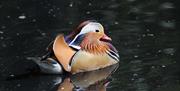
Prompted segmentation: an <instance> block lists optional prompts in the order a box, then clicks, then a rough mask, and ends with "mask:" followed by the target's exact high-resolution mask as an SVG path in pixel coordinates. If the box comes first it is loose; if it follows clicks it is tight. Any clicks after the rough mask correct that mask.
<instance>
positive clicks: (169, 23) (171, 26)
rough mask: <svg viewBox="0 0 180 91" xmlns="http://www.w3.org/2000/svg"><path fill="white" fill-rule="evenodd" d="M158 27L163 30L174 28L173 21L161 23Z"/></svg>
mask: <svg viewBox="0 0 180 91" xmlns="http://www.w3.org/2000/svg"><path fill="white" fill-rule="evenodd" d="M160 25H161V26H162V27H164V28H174V27H175V23H174V22H173V21H161V22H160Z"/></svg>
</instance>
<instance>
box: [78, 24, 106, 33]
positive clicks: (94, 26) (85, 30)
mask: <svg viewBox="0 0 180 91" xmlns="http://www.w3.org/2000/svg"><path fill="white" fill-rule="evenodd" d="M96 30H103V26H102V25H101V24H100V23H96V22H92V23H89V24H87V25H86V26H84V27H83V28H82V29H81V32H80V33H79V34H78V35H81V34H85V33H88V32H96Z"/></svg>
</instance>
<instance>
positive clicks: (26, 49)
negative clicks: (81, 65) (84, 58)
mask: <svg viewBox="0 0 180 91" xmlns="http://www.w3.org/2000/svg"><path fill="white" fill-rule="evenodd" d="M175 1H178V0H1V1H0V91H61V90H62V91H71V90H65V89H67V88H69V89H71V88H74V90H76V89H80V86H82V89H88V90H89V91H94V90H95V91H100V90H98V89H101V91H105V89H107V91H180V61H178V60H179V53H180V52H179V46H180V38H179V30H178V29H177V27H176V26H177V18H178V17H179V16H178V17H177V16H176V15H175V12H174V11H175V10H177V8H176V2H175ZM87 19H95V20H98V21H99V22H101V23H102V24H103V25H104V27H105V29H106V33H107V34H108V35H109V36H111V37H112V39H113V44H114V46H115V47H116V48H117V49H118V51H119V54H120V56H121V58H120V60H121V62H120V65H119V68H118V69H117V70H116V71H115V72H114V73H111V71H114V68H113V69H111V68H110V69H105V71H103V70H100V71H97V72H96V71H95V72H92V73H87V74H85V73H84V74H79V75H77V76H72V77H71V76H70V77H69V76H68V77H66V76H59V75H43V74H32V68H37V66H36V65H35V64H34V63H33V62H32V61H30V60H27V57H35V56H42V54H43V53H44V52H45V48H46V46H47V45H48V44H49V43H50V41H52V40H53V39H54V38H55V36H56V35H57V34H59V33H64V34H68V33H70V32H71V31H72V29H74V28H75V27H76V26H77V25H78V24H79V23H80V22H81V21H83V20H87ZM110 74H111V75H110ZM97 75H98V76H97ZM98 77H102V78H98ZM105 78H106V79H105ZM97 79H98V81H96V80H97ZM70 80H71V82H70ZM91 83H93V85H90V84H91ZM73 85H76V87H75V86H73Z"/></svg>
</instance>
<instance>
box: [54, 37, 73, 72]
mask: <svg viewBox="0 0 180 91" xmlns="http://www.w3.org/2000/svg"><path fill="white" fill-rule="evenodd" d="M53 51H54V54H55V56H56V58H57V59H58V61H59V62H60V63H61V64H62V66H63V67H64V69H65V70H66V71H68V72H69V71H71V67H70V65H69V63H70V60H71V58H72V56H73V55H74V54H75V51H73V50H72V49H71V48H70V47H69V46H68V44H67V43H66V42H65V40H64V36H63V35H58V36H57V37H56V39H55V41H54V44H53Z"/></svg>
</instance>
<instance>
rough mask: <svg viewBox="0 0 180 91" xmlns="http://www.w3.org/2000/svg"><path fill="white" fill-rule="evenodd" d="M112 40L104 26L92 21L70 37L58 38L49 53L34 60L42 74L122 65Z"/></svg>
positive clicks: (61, 36) (73, 72)
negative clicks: (119, 63)
mask: <svg viewBox="0 0 180 91" xmlns="http://www.w3.org/2000/svg"><path fill="white" fill-rule="evenodd" d="M110 42H111V38H110V37H108V36H107V35H106V34H105V33H104V28H103V26H102V25H101V24H100V23H98V22H96V21H92V20H88V21H85V22H82V23H81V24H80V25H79V26H78V27H77V29H75V30H74V31H73V32H72V33H71V34H70V35H68V36H65V37H64V36H63V35H62V34H60V35H58V36H57V37H56V38H55V40H54V41H53V42H52V43H51V44H50V45H49V46H48V48H47V50H48V53H47V54H46V55H45V56H43V57H42V58H41V60H40V58H39V59H34V58H31V59H32V60H34V61H35V62H36V63H37V64H38V65H39V67H40V69H41V71H42V72H45V73H53V74H61V73H63V70H64V71H67V72H70V73H72V74H75V73H79V72H86V71H92V70H97V69H100V68H104V67H107V66H110V65H113V64H116V63H118V62H119V55H118V51H117V50H116V48H115V47H114V46H113V45H112V44H111V43H110Z"/></svg>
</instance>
